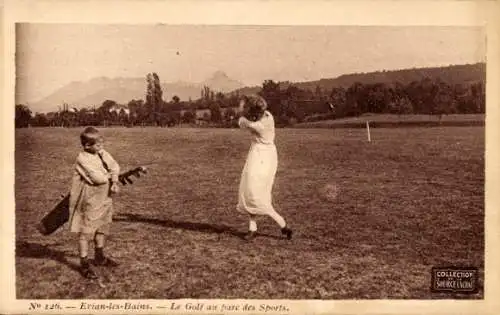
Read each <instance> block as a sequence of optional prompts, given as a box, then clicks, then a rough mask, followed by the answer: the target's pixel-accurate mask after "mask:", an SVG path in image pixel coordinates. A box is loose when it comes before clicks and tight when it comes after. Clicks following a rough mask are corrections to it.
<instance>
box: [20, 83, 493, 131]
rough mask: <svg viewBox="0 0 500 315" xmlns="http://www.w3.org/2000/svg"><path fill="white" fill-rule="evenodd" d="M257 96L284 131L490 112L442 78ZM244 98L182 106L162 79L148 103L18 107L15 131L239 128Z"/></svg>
mask: <svg viewBox="0 0 500 315" xmlns="http://www.w3.org/2000/svg"><path fill="white" fill-rule="evenodd" d="M258 94H259V95H261V96H262V97H264V99H265V100H266V101H267V102H268V105H269V111H271V112H272V113H273V115H274V116H275V120H276V122H277V124H278V125H279V126H284V125H291V124H294V123H297V122H302V121H312V120H322V119H336V118H343V117H352V116H359V115H362V114H364V113H380V114H382V113H389V114H398V115H403V114H428V115H436V116H438V117H439V118H440V117H441V116H442V115H447V114H471V113H484V112H485V84H484V81H482V80H480V81H475V82H465V83H462V84H453V85H451V84H449V83H446V82H444V81H442V80H441V79H439V78H435V79H431V78H423V79H421V80H418V81H417V80H415V81H412V82H410V83H408V84H403V83H400V82H394V83H386V82H383V83H370V84H363V83H361V82H355V83H353V84H352V85H351V86H350V87H348V88H344V87H333V88H331V89H330V90H328V89H322V88H321V87H320V86H319V85H316V87H315V89H314V90H311V89H305V88H299V87H298V86H297V85H296V84H293V83H290V82H275V81H273V80H266V81H264V82H263V83H262V86H261V87H260V88H259V91H258ZM241 96H242V95H240V92H238V91H235V92H231V93H227V94H224V93H222V92H216V91H213V90H211V89H210V88H209V87H206V86H205V87H203V89H202V90H201V91H200V97H199V98H198V99H196V100H191V99H189V100H187V101H181V100H180V99H179V97H178V96H175V95H174V96H173V97H172V99H171V100H168V101H166V100H164V99H163V91H162V88H161V85H160V78H159V76H158V75H157V74H156V73H149V74H147V76H146V93H145V99H144V100H143V99H134V100H130V101H129V102H128V103H127V104H117V103H116V102H115V101H113V100H104V101H103V103H102V104H100V105H99V106H98V107H92V108H81V109H76V108H70V107H69V105H67V104H63V105H62V109H60V110H58V111H57V112H51V113H47V114H43V113H35V114H34V115H33V114H32V112H31V110H30V109H29V107H28V106H26V105H24V104H18V105H16V111H15V115H16V117H15V126H16V128H20V127H27V126H64V127H72V126H88V125H95V126H112V125H121V126H161V127H167V126H168V127H171V126H175V125H179V124H203V125H212V126H219V127H230V126H234V122H235V119H236V116H237V115H236V112H235V110H234V108H236V107H237V106H238V103H239V99H240V97H241Z"/></svg>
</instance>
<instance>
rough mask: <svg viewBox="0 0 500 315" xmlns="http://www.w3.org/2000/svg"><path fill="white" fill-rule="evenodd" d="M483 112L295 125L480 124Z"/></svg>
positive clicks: (377, 116)
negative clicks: (367, 123)
mask: <svg viewBox="0 0 500 315" xmlns="http://www.w3.org/2000/svg"><path fill="white" fill-rule="evenodd" d="M484 119H485V116H484V114H451V115H443V116H441V118H440V117H439V116H437V115H393V114H370V113H368V114H363V115H361V116H357V117H346V118H339V119H330V120H320V121H312V122H303V123H300V124H297V125H295V127H298V128H335V127H344V128H356V127H364V125H365V124H366V122H367V121H369V122H370V123H371V124H372V125H379V126H386V127H403V126H410V127H418V126H438V127H439V126H440V125H442V126H453V127H458V126H480V125H482V124H484Z"/></svg>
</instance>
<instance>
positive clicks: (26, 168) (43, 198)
mask: <svg viewBox="0 0 500 315" xmlns="http://www.w3.org/2000/svg"><path fill="white" fill-rule="evenodd" d="M79 132H80V129H56V128H54V129H23V130H16V139H15V140H16V183H15V184H16V186H15V190H16V281H17V283H16V290H17V298H20V299H33V298H38V299H42V298H50V299H56V298H57V299H66V298H72V299H81V298H89V299H100V298H108V299H112V298H127V299H136V298H137V299H139V298H140V299H147V298H151V299H175V298H230V299H231V298H246V299H254V298H260V299H385V298H392V299H409V298H411V299H443V298H445V299H446V298H472V299H478V298H482V297H483V289H482V286H483V279H482V278H481V279H480V290H479V292H478V293H477V294H474V295H457V294H455V295H452V294H436V293H431V292H430V289H429V288H430V283H431V278H430V277H431V272H430V271H431V268H432V267H434V266H448V265H462V266H463V265H465V266H476V267H478V268H479V269H480V271H481V277H482V272H483V269H484V201H483V195H484V158H483V155H484V128H482V127H461V128H452V127H446V128H405V129H373V130H372V140H373V141H372V142H371V143H368V142H366V141H365V132H364V131H363V130H359V129H279V130H277V146H278V153H279V162H280V164H279V169H278V173H277V178H276V184H275V189H274V197H275V204H276V208H277V210H278V211H279V212H281V213H282V214H283V215H284V217H285V218H286V219H287V220H288V222H289V224H290V225H291V227H293V228H294V231H295V235H294V239H293V240H292V241H287V240H285V239H283V238H281V236H280V233H279V229H278V227H277V226H276V225H275V224H274V222H272V220H271V219H270V218H262V219H260V220H259V232H260V235H259V237H257V238H256V239H255V240H254V241H253V242H251V243H247V242H245V241H244V240H242V239H241V235H242V234H243V233H244V232H246V229H247V220H246V217H244V216H243V215H240V214H238V213H237V212H236V211H235V204H236V201H237V200H236V197H237V189H238V181H239V176H240V171H241V169H242V167H243V164H244V160H245V157H246V154H247V150H248V146H249V136H248V135H246V134H245V133H243V132H242V131H239V130H235V129H175V128H144V129H142V128H130V129H127V128H123V129H119V128H116V129H103V131H102V132H103V134H104V136H105V137H106V139H107V140H106V141H107V143H106V146H107V150H108V151H110V152H111V153H112V154H113V155H114V156H115V158H116V159H117V160H118V161H119V162H120V164H121V166H122V168H123V169H127V168H129V167H133V166H137V165H140V164H143V163H148V162H155V164H153V165H151V166H150V173H149V174H148V175H147V177H144V178H141V179H139V180H137V181H136V182H135V183H134V185H133V186H126V187H124V188H123V189H122V193H121V195H120V196H119V197H117V198H116V201H115V209H116V217H115V222H114V224H113V232H112V237H111V238H110V240H109V243H108V253H109V255H110V256H112V257H113V258H115V259H116V260H118V261H119V262H120V263H121V265H120V266H119V267H118V268H116V269H115V270H113V271H110V272H107V274H108V276H109V277H110V278H111V282H110V283H109V285H108V286H107V287H106V288H100V287H99V286H97V285H96V284H94V283H91V282H87V281H83V280H82V278H81V277H80V275H79V273H78V272H77V270H76V268H77V266H78V253H77V238H76V236H74V235H71V234H70V233H69V232H68V231H67V228H66V226H65V229H62V230H59V231H57V232H56V233H55V234H53V235H51V236H47V237H44V236H41V235H39V234H38V232H37V231H36V230H35V224H36V223H37V222H38V220H39V219H40V218H41V217H42V216H43V215H44V214H45V213H46V212H47V211H48V210H49V209H51V207H53V206H54V204H55V203H56V202H57V200H58V198H59V195H60V194H62V193H65V192H67V190H68V187H69V182H70V176H71V172H72V164H73V162H74V159H75V157H76V155H77V153H78V152H79V150H80V148H79V143H78V140H79V139H78V134H79ZM332 183H333V184H336V185H337V187H339V188H340V193H339V195H338V197H337V199H336V200H335V201H333V202H331V201H327V200H325V199H324V198H322V196H321V194H320V193H319V191H321V189H322V187H324V186H325V185H326V184H332Z"/></svg>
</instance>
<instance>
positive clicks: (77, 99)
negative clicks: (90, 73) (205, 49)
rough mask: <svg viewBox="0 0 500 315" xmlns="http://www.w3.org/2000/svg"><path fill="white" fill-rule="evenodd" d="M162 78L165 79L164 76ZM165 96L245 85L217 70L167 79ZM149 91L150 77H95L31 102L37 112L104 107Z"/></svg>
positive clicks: (184, 96) (197, 94)
mask: <svg viewBox="0 0 500 315" xmlns="http://www.w3.org/2000/svg"><path fill="white" fill-rule="evenodd" d="M160 80H161V78H160ZM161 85H162V90H163V99H165V100H170V99H171V98H172V97H173V96H174V95H177V96H178V97H179V98H180V99H181V100H184V101H187V100H189V98H192V99H197V98H199V97H200V93H201V89H202V88H203V86H208V87H210V89H212V90H213V91H216V92H223V93H227V92H230V91H233V90H235V89H238V88H241V87H243V84H242V83H241V82H239V81H237V80H234V79H231V78H229V77H228V76H227V75H226V74H225V73H224V72H222V71H217V72H215V73H214V74H213V75H212V76H211V77H210V78H208V79H206V80H204V81H203V82H199V83H191V82H180V81H179V82H168V83H165V82H163V83H162V84H161ZM145 93H146V78H145V77H144V78H106V77H100V78H94V79H91V80H89V81H85V82H71V83H69V84H68V85H66V86H64V87H62V88H61V89H58V90H56V91H55V92H54V93H52V94H50V95H49V96H47V97H45V98H43V99H42V100H40V101H37V102H35V103H33V104H30V107H31V109H32V111H33V112H49V111H55V110H57V109H58V107H59V106H61V105H62V104H63V103H68V104H69V105H70V106H71V107H76V108H81V107H92V106H100V105H101V104H102V102H104V101H105V100H107V99H109V100H114V101H116V102H117V103H121V104H126V103H128V102H129V101H130V100H132V99H144V98H145Z"/></svg>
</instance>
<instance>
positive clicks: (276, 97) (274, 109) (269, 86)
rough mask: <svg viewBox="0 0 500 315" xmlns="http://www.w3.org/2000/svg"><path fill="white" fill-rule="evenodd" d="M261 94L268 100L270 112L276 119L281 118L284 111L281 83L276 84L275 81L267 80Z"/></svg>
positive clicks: (263, 84)
mask: <svg viewBox="0 0 500 315" xmlns="http://www.w3.org/2000/svg"><path fill="white" fill-rule="evenodd" d="M259 94H260V96H262V97H263V98H264V99H265V100H266V102H267V105H268V110H269V111H270V112H271V113H272V114H273V115H274V116H275V117H278V118H279V117H281V116H282V114H283V111H282V108H281V93H280V85H279V83H276V82H274V81H273V80H265V81H264V83H262V89H261V91H260V92H259Z"/></svg>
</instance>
